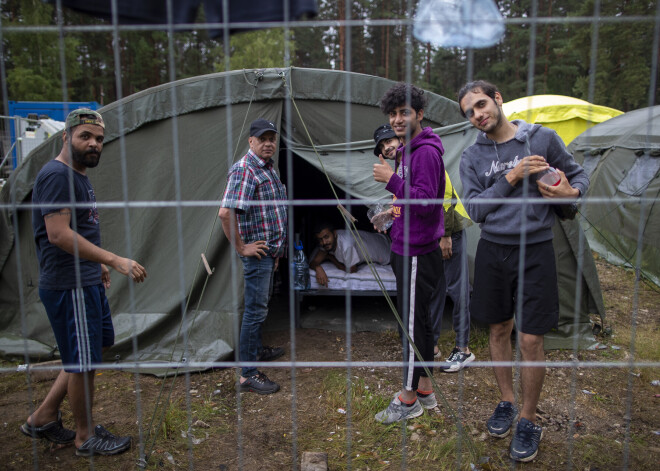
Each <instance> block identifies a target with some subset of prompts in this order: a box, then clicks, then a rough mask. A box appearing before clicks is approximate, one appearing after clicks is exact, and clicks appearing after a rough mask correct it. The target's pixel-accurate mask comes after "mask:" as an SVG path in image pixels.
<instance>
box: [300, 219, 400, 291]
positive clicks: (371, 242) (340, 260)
mask: <svg viewBox="0 0 660 471" xmlns="http://www.w3.org/2000/svg"><path fill="white" fill-rule="evenodd" d="M357 232H358V234H357V235H358V236H359V237H358V240H360V239H361V241H362V242H361V245H362V247H363V248H364V250H365V251H366V254H367V255H368V257H369V259H370V260H371V261H372V262H374V263H378V264H380V265H387V264H389V263H390V239H389V237H387V236H386V235H384V234H376V233H374V232H366V231H357ZM314 236H315V237H316V240H317V241H318V243H319V246H318V247H317V248H315V249H314V252H312V256H311V257H310V262H309V268H311V269H312V270H314V271H315V272H316V282H317V283H318V284H319V285H321V286H328V276H327V275H326V273H325V270H324V269H323V267H322V266H321V263H323V262H324V261H326V260H328V261H330V262H332V263H333V264H334V265H335V266H336V267H337V268H339V269H340V270H343V271H345V272H346V273H355V272H356V271H357V269H358V265H359V264H361V263H365V262H366V260H365V257H364V254H363V253H362V250H360V248H359V246H358V244H357V242H356V241H355V238H354V237H353V235H352V234H351V233H350V231H346V230H337V229H335V228H334V226H333V225H332V224H330V223H328V222H322V223H320V224H317V225H316V227H315V228H314Z"/></svg>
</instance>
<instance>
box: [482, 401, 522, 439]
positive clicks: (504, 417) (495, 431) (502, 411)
mask: <svg viewBox="0 0 660 471" xmlns="http://www.w3.org/2000/svg"><path fill="white" fill-rule="evenodd" d="M517 415H518V409H516V406H514V405H513V404H511V403H510V402H508V401H502V402H500V403H499V404H498V405H497V407H496V408H495V412H493V415H491V416H490V419H488V422H486V427H487V428H488V433H489V434H490V435H491V436H493V437H496V438H504V437H506V436H507V435H508V434H509V432H511V425H512V424H513V421H514V420H515V419H516V416H517Z"/></svg>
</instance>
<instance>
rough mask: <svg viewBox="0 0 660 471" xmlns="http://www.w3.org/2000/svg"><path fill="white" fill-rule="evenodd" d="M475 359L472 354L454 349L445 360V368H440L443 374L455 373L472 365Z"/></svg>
mask: <svg viewBox="0 0 660 471" xmlns="http://www.w3.org/2000/svg"><path fill="white" fill-rule="evenodd" d="M475 358H476V357H475V356H474V353H472V352H470V353H464V352H463V351H462V350H461V349H460V348H458V347H456V348H454V349H453V350H452V351H451V355H449V358H447V360H446V366H441V367H440V368H441V369H442V371H444V372H445V373H456V372H457V371H460V370H462V369H463V368H465V367H466V366H467V365H468V364H469V363H472V362H473V361H474V359H475Z"/></svg>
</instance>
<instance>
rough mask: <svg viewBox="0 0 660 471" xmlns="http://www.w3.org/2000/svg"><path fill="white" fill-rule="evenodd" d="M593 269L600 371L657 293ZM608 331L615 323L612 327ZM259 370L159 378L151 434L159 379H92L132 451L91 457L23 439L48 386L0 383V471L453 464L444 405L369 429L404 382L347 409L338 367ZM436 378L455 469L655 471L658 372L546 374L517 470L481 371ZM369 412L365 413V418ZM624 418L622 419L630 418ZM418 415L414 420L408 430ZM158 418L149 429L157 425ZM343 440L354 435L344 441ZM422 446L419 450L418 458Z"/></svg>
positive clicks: (66, 412) (113, 374)
mask: <svg viewBox="0 0 660 471" xmlns="http://www.w3.org/2000/svg"><path fill="white" fill-rule="evenodd" d="M598 269H599V275H600V279H601V284H602V287H603V292H604V296H605V303H606V308H607V316H608V317H607V319H606V327H612V329H613V335H611V336H605V337H602V338H599V341H600V342H601V343H602V345H603V347H604V348H602V349H599V350H594V351H580V352H579V353H578V354H577V359H579V360H582V361H593V362H597V363H604V362H609V361H622V360H623V361H628V360H630V359H631V353H632V352H631V349H630V345H629V344H628V343H626V341H625V335H623V334H620V333H619V332H625V330H626V329H625V325H626V322H627V323H628V326H629V325H630V313H631V312H632V310H633V306H634V305H635V304H636V303H637V307H638V312H639V316H638V323H637V326H636V327H637V332H639V333H640V334H639V335H640V337H639V338H640V341H641V340H643V339H642V333H649V332H650V333H653V332H655V334H656V336H655V339H658V335H657V333H658V331H659V330H660V294H659V291H658V288H657V287H656V288H655V289H652V288H650V287H648V286H645V285H642V286H641V287H640V295H639V297H638V298H637V297H635V296H634V291H633V285H632V275H631V274H630V273H629V272H624V270H621V269H618V268H614V267H612V266H610V265H607V264H605V263H604V262H602V261H598ZM328 302H331V301H328ZM333 302H334V301H333ZM617 322H618V323H619V324H620V325H621V326H622V327H618V324H617ZM451 341H452V339H451V335H444V336H443V338H442V339H441V348H442V351H443V353H445V352H447V353H448V352H449V350H450V349H451V347H452V345H451V343H452V342H451ZM265 343H267V344H269V345H282V346H284V347H285V349H286V352H287V353H286V355H285V356H284V357H283V358H282V360H290V359H291V351H292V338H291V336H290V331H289V330H287V329H284V330H271V331H270V332H267V333H266V334H265ZM473 343H474V345H473V346H472V348H473V351H474V352H475V354H476V356H477V360H481V361H487V360H488V351H487V345H486V344H487V335H486V333H485V331H483V329H475V330H474V331H473ZM640 348H641V347H640ZM658 348H659V347H658V346H657V343H656V344H655V345H652V346H651V353H650V355H651V357H654V358H652V359H653V360H654V361H655V362H657V361H658V360H660V355H658ZM347 350H348V349H347V346H346V334H345V333H342V332H331V331H326V330H314V329H301V330H296V331H295V351H296V357H297V358H298V359H299V360H302V361H318V362H328V361H345V360H346V358H347ZM350 350H351V351H350V353H351V359H352V360H353V361H399V360H400V358H401V348H400V343H399V340H398V336H397V335H396V334H395V333H394V332H385V333H382V332H381V333H375V332H356V333H353V334H351V347H350ZM646 354H647V355H649V353H648V352H647V353H646ZM546 358H547V360H548V361H570V360H573V359H574V358H575V354H574V353H573V352H571V351H550V352H547V356H546ZM4 365H5V366H6V365H7V363H4ZM265 372H266V373H267V374H268V375H269V377H271V378H272V379H273V380H275V381H277V382H279V383H280V384H281V386H282V390H281V391H280V392H279V393H277V394H274V395H271V396H259V395H256V394H243V395H237V394H236V392H235V385H234V382H235V380H236V377H235V374H236V371H235V370H231V369H224V370H213V371H210V372H205V373H195V374H191V375H189V376H185V375H183V376H180V377H179V378H177V379H176V380H174V381H173V380H172V379H166V380H165V388H164V393H163V397H166V396H167V394H168V392H169V389H170V387H172V395H171V397H170V401H169V404H170V406H169V407H168V408H167V411H166V414H165V418H164V420H163V422H162V424H161V425H160V426H159V427H158V429H157V431H156V432H154V433H153V434H150V435H149V436H147V432H146V431H147V426H146V424H149V422H150V421H151V420H152V417H153V414H154V409H155V404H156V402H155V401H156V398H157V397H158V394H159V391H160V390H161V386H162V385H163V380H161V379H158V378H155V377H152V376H139V377H138V378H137V379H136V377H135V376H134V375H133V374H130V373H125V372H120V371H103V372H100V373H98V376H97V377H96V388H95V411H94V412H95V418H96V420H97V421H98V422H99V423H102V424H103V425H105V426H106V427H107V428H108V429H110V430H112V431H113V432H115V433H117V434H130V435H132V436H133V440H134V442H133V447H132V449H131V450H130V451H129V452H127V453H124V454H122V455H119V456H115V457H99V458H96V459H94V460H93V462H90V460H89V459H84V458H77V457H75V455H74V448H73V447H72V446H66V447H61V448H53V447H50V446H49V445H47V444H46V443H45V442H42V441H35V442H33V441H32V440H31V439H28V438H27V437H25V436H23V435H22V434H21V433H20V432H19V430H18V429H19V426H20V425H21V423H23V422H24V421H25V418H26V417H27V416H28V414H29V411H30V407H31V406H30V403H31V401H32V402H33V403H37V402H40V401H41V400H42V399H43V397H44V396H45V394H46V392H47V391H48V388H49V387H50V385H51V382H50V381H43V382H36V383H33V389H32V393H31V394H30V393H29V392H28V388H27V386H26V382H25V375H24V374H18V373H16V374H5V375H3V376H1V377H0V411H1V412H2V417H3V420H2V422H0V440H1V442H2V448H1V450H0V460H1V461H0V463H1V464H0V468H2V469H8V470H19V469H20V470H22V469H27V468H32V469H41V470H51V469H71V470H77V469H89V468H90V467H91V466H93V468H94V469H101V470H106V469H128V468H134V469H135V468H136V467H137V462H138V458H139V456H140V448H141V446H140V443H142V446H143V447H144V448H145V449H146V450H147V451H152V453H151V455H150V459H149V461H148V463H147V466H146V467H147V469H197V470H225V471H228V470H239V469H240V470H248V469H249V470H266V471H267V470H277V471H279V470H283V469H299V468H298V467H299V463H300V456H301V454H302V453H303V452H305V451H320V452H326V453H328V461H329V469H330V470H338V469H356V470H385V469H392V470H396V469H412V468H419V467H425V468H426V469H454V468H455V467H456V464H455V461H453V460H454V459H455V455H451V453H452V451H451V450H450V456H453V458H452V459H451V460H450V461H447V460H444V461H443V460H442V459H440V458H439V457H438V456H432V455H431V453H430V451H431V450H436V449H440V448H437V447H438V446H439V445H440V446H441V445H442V444H443V442H446V441H448V440H449V439H450V438H451V439H454V441H453V442H452V443H453V445H451V447H455V430H454V428H453V426H452V425H451V423H452V422H451V420H450V419H449V418H448V417H449V411H448V410H447V409H446V408H444V407H442V406H441V407H439V408H438V409H436V410H433V411H431V413H430V414H425V416H424V420H423V421H421V422H420V423H421V425H419V429H417V428H416V427H417V426H416V425H415V422H414V421H410V422H409V423H408V424H407V425H408V426H407V427H406V428H404V429H403V432H405V439H404V438H403V435H404V434H403V433H402V429H401V428H400V427H399V426H390V427H384V426H382V425H380V424H374V423H373V422H374V421H373V415H372V413H373V412H374V411H375V410H376V409H377V408H378V407H379V406H380V405H381V404H386V403H387V402H388V401H389V399H390V398H391V396H392V395H393V394H394V393H395V392H396V390H397V389H398V387H399V385H400V379H401V378H400V370H398V369H397V368H373V367H368V366H365V367H356V368H353V369H351V371H350V374H349V376H350V377H351V378H352V380H354V381H355V384H356V386H355V390H356V391H357V392H356V394H355V395H354V397H355V398H356V399H355V404H352V405H350V406H349V405H348V404H347V403H346V402H345V396H342V395H341V394H338V395H336V397H328V394H329V393H328V391H332V386H331V385H330V382H331V381H330V380H329V378H332V377H333V376H332V375H334V378H335V379H337V378H338V379H339V382H340V385H341V382H345V378H346V376H347V373H346V369H342V368H324V367H314V368H312V367H302V368H296V369H291V368H290V367H288V368H268V369H265ZM631 373H632V374H631ZM435 377H436V380H437V382H438V386H439V388H440V390H441V391H442V393H443V394H444V396H445V397H446V398H447V399H448V400H449V401H450V403H451V404H453V405H454V406H456V405H457V404H458V403H459V396H460V398H461V402H462V403H463V407H462V408H461V409H460V413H461V418H462V423H463V424H464V425H465V426H466V430H467V434H468V436H469V437H470V439H471V440H472V441H473V442H474V444H475V446H476V448H477V450H478V455H479V456H478V457H477V458H476V459H472V458H470V457H469V456H468V455H467V454H464V455H463V457H464V458H463V461H462V464H461V465H460V467H461V468H462V469H470V462H475V464H477V463H476V462H478V461H481V462H482V463H481V466H480V467H479V468H478V469H491V470H494V469H515V468H523V467H524V468H526V469H529V470H554V469H569V468H570V469H577V470H590V471H596V470H614V469H621V468H622V467H623V466H624V465H626V464H627V469H631V470H651V469H658V463H660V435H659V434H660V432H659V431H660V397H658V396H660V386H653V385H652V384H651V381H652V380H656V379H660V368H638V367H636V368H633V369H632V370H630V369H627V368H599V367H595V368H589V367H581V368H577V369H569V368H548V370H547V376H546V380H545V384H544V388H543V393H542V397H541V401H540V403H539V408H538V411H537V412H538V418H539V420H540V423H541V424H542V425H543V427H544V435H543V440H542V442H541V446H540V452H539V455H538V457H537V459H536V460H535V461H534V462H532V463H528V464H525V465H514V464H512V463H511V462H510V461H509V460H508V459H507V457H506V456H507V450H508V444H509V439H504V440H497V439H494V438H490V437H488V436H487V434H486V433H485V421H486V419H487V418H488V416H489V415H490V414H491V412H492V410H493V408H494V407H495V405H496V403H497V401H498V395H497V386H496V384H495V381H494V377H493V375H492V372H491V370H490V369H489V368H487V367H474V368H469V369H467V370H465V371H464V372H463V373H461V374H460V375H458V374H454V375H451V374H442V373H437V374H436V375H435ZM136 381H137V382H136ZM138 384H139V385H138ZM138 388H139V389H140V391H139V392H140V398H141V401H140V403H139V404H140V407H139V409H138V402H137V401H136V396H137V392H136V390H137V389H138ZM367 391H368V392H367ZM365 392H366V397H367V399H365V398H364V397H365ZM187 393H188V394H187ZM360 394H362V396H360ZM372 395H373V396H372ZM374 397H377V398H379V399H378V400H376V399H373V398H374ZM342 401H343V402H342ZM294 405H295V407H294ZM337 406H339V407H337ZM369 406H370V407H373V409H368V407H369ZM339 409H342V410H341V411H340V410H339ZM189 411H190V412H189ZM342 411H343V412H346V411H349V413H348V414H344V413H342ZM628 411H629V412H628ZM62 412H63V417H64V423H65V424H66V425H68V426H69V427H72V425H73V424H72V422H73V421H72V416H71V413H70V409H69V407H68V405H65V406H64V408H63V410H62ZM140 413H141V417H142V423H143V424H145V425H144V426H143V427H142V428H140V427H139V426H138V418H139V417H140ZM189 414H190V415H189ZM628 414H630V421H627V420H626V417H627V415H628ZM420 419H422V417H420V418H419V419H415V421H417V420H420ZM155 423H159V420H158V418H156V419H155ZM188 424H192V429H191V430H190V433H189V434H186V430H187V429H188ZM628 427H629V428H628ZM140 435H142V441H140V439H139V438H140ZM347 437H350V444H349V441H348V440H347ZM381 443H388V444H393V445H391V446H390V445H385V447H388V448H385V447H382V446H380V444H381ZM349 446H350V447H349ZM451 447H450V448H451ZM426 450H428V451H429V453H428V454H427V455H426V457H425V458H420V456H421V453H422V452H424V453H425V452H426ZM349 456H350V458H351V459H350V461H349ZM406 463H407V464H406Z"/></svg>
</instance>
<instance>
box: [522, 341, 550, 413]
mask: <svg viewBox="0 0 660 471" xmlns="http://www.w3.org/2000/svg"><path fill="white" fill-rule="evenodd" d="M519 335H520V351H521V353H522V359H523V361H534V362H541V361H545V353H544V352H543V336H542V335H532V334H523V333H522V332H521V333H520V334H519ZM521 378H522V399H523V407H522V411H521V413H520V416H521V417H524V418H526V419H527V420H529V421H530V422H535V421H536V406H537V405H538V403H539V397H540V396H541V389H542V388H543V379H544V378H545V367H543V366H535V367H530V366H523V367H522V373H521Z"/></svg>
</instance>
